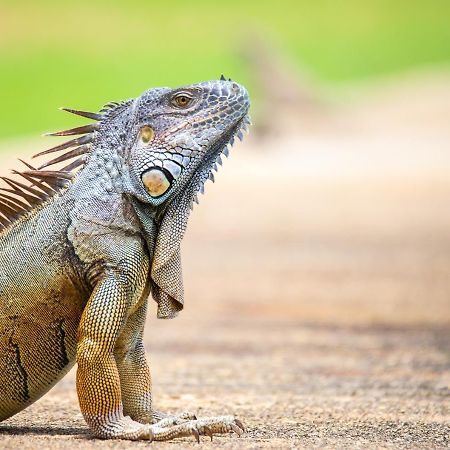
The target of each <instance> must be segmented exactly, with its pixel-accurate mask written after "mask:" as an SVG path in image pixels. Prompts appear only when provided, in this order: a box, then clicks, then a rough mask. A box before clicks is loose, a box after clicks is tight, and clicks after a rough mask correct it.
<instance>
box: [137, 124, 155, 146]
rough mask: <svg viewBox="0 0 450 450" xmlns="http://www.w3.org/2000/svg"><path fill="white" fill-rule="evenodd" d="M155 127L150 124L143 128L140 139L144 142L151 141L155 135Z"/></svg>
mask: <svg viewBox="0 0 450 450" xmlns="http://www.w3.org/2000/svg"><path fill="white" fill-rule="evenodd" d="M154 134H155V133H154V131H153V128H151V127H149V126H145V127H142V128H141V133H140V139H141V141H142V142H143V143H144V144H147V143H149V142H150V141H151V140H152V139H153V136H154Z"/></svg>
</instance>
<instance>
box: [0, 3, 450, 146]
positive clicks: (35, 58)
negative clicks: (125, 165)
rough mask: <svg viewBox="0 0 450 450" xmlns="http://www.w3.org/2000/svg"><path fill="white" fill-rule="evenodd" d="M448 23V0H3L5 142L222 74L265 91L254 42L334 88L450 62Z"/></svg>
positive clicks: (0, 53) (0, 58) (0, 80)
mask: <svg viewBox="0 0 450 450" xmlns="http://www.w3.org/2000/svg"><path fill="white" fill-rule="evenodd" d="M449 17H450V2H449V1H448V0H428V1H426V2H425V1H423V0H372V1H365V2H361V1H360V0H342V1H336V0H328V1H327V0H316V1H312V0H310V1H307V0H278V1H276V2H275V1H265V0H259V1H243V0H240V1H238V0H227V1H225V2H212V1H206V0H197V1H190V2H187V1H181V0H171V1H167V2H163V1H158V2H155V1H146V0H128V1H117V0H89V1H88V0H77V1H73V2H69V1H67V2H64V1H55V0H40V1H35V0H34V1H31V0H28V1H25V0H10V1H8V0H0V96H1V108H0V137H14V136H18V135H30V134H33V133H40V132H43V131H47V130H49V129H54V128H58V127H60V126H65V125H73V124H74V118H73V117H66V115H64V114H61V113H59V114H58V112H57V110H56V108H57V107H58V106H71V107H78V108H85V109H93V110H96V109H98V108H99V107H100V106H101V105H102V104H103V103H105V102H107V101H109V100H119V99H123V98H128V97H132V96H136V95H138V94H139V93H141V92H142V91H143V90H145V89H147V88H149V87H153V86H161V85H162V86H176V85H180V84H187V83H191V82H196V81H200V80H205V79H211V78H217V77H218V76H219V75H220V74H221V73H224V74H225V75H226V76H228V77H232V78H233V79H236V80H238V81H241V82H243V83H245V84H247V85H248V86H249V88H250V91H252V89H253V90H255V89H254V88H255V83H254V74H252V70H251V66H250V65H249V64H248V58H249V53H250V54H251V52H252V47H251V45H252V42H253V39H254V37H255V36H257V37H258V39H262V40H265V41H267V42H268V43H271V44H273V45H274V48H278V49H282V52H283V54H284V56H286V57H287V58H289V59H291V60H292V64H293V66H294V67H296V66H297V67H298V68H299V69H300V70H303V69H305V68H306V69H307V71H308V72H309V73H311V74H312V76H314V77H316V78H317V79H318V80H321V81H322V82H326V83H329V84H335V83H343V82H353V81H355V80H364V79H368V78H370V77H375V76H379V75H385V74H390V73H396V72H399V71H403V70H407V69H410V68H415V67H418V66H422V65H427V64H442V63H448V62H449V61H450V23H449ZM299 73H300V71H299ZM252 94H254V98H256V100H258V92H257V91H256V92H252ZM259 94H261V93H259Z"/></svg>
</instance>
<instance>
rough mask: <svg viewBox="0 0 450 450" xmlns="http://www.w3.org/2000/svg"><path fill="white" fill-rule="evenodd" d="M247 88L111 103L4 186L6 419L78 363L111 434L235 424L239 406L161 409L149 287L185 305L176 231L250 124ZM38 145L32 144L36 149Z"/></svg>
mask: <svg viewBox="0 0 450 450" xmlns="http://www.w3.org/2000/svg"><path fill="white" fill-rule="evenodd" d="M248 109H249V98H248V94H247V91H246V90H245V89H244V88H243V87H242V86H240V85H239V84H237V83H235V82H233V81H231V80H228V81H227V80H225V79H224V78H223V77H221V79H220V80H217V81H209V82H204V83H199V84H194V85H191V86H186V87H182V88H178V89H169V88H157V89H151V90H148V91H146V92H145V93H144V94H142V95H141V96H140V97H138V98H136V99H132V100H128V101H124V102H121V103H110V104H108V105H107V106H106V107H105V108H103V109H102V110H101V111H100V112H99V113H88V112H83V111H75V110H68V111H69V112H72V113H75V114H78V115H81V116H84V117H87V118H89V119H93V120H94V121H95V122H94V123H92V124H89V125H86V126H82V127H77V128H74V129H71V130H67V131H63V132H59V133H53V135H57V136H68V135H75V136H76V135H79V136H81V137H76V138H75V139H71V140H69V141H68V142H66V143H63V144H60V145H58V146H57V147H54V148H53V149H50V150H47V151H45V152H41V153H40V154H39V155H43V154H49V153H56V154H57V156H55V157H52V158H50V160H49V161H47V162H46V163H44V164H41V165H40V166H39V167H33V166H32V165H30V164H28V163H25V164H26V166H27V169H26V170H24V171H23V172H16V173H17V175H18V176H16V177H15V178H6V177H4V178H3V179H4V183H3V186H2V187H1V188H0V267H1V269H0V420H4V419H6V418H8V417H10V416H12V415H14V414H15V413H17V412H19V411H21V410H22V409H24V408H26V407H27V406H28V405H30V404H31V403H33V402H34V401H36V400H37V399H38V398H39V397H41V396H42V395H43V394H44V393H45V392H47V391H48V390H49V389H50V388H51V387H52V386H53V385H54V384H55V383H56V382H57V381H58V380H60V379H61V378H62V377H63V376H64V375H65V374H66V373H67V372H68V370H69V369H70V368H71V367H72V366H73V365H74V363H75V362H77V364H78V368H77V376H76V381H77V393H78V398H79V402H80V408H81V411H82V413H83V416H84V418H85V420H86V422H87V424H88V425H89V427H90V429H91V430H92V431H93V432H94V433H95V435H97V436H99V437H103V438H123V439H150V440H151V439H154V440H168V439H172V438H176V437H181V436H188V435H192V434H193V435H194V436H196V438H197V439H198V436H199V435H201V434H207V435H210V436H212V434H213V433H227V432H229V431H235V432H236V433H238V434H241V433H242V431H243V427H242V424H241V423H240V422H239V421H238V420H237V419H235V418H234V417H233V416H221V417H210V418H203V419H196V418H195V416H192V415H190V414H182V415H179V416H167V415H165V414H162V413H158V412H156V411H154V410H153V409H152V394H151V378H150V371H149V367H148V365H147V362H146V358H145V351H144V346H143V342H142V337H143V330H144V322H145V317H146V312H147V299H148V297H149V295H150V294H151V295H152V297H153V299H154V300H155V301H156V302H157V304H158V317H161V318H172V317H174V316H175V315H177V314H178V312H179V311H180V310H181V309H182V308H183V283H182V275H181V262H180V242H181V239H182V237H183V234H184V231H185V229H186V224H187V220H188V217H189V213H190V210H191V208H192V203H193V201H196V198H197V197H196V196H197V193H198V192H203V184H204V183H205V181H206V180H207V179H208V178H211V179H212V178H213V176H212V171H213V170H214V169H217V166H216V163H217V162H219V163H221V159H220V156H221V154H222V153H225V154H226V155H227V154H228V147H227V145H229V144H232V143H233V141H234V137H235V136H238V137H239V138H241V139H242V131H241V129H246V128H247V125H248V124H249V119H248V116H247V112H248ZM39 155H36V156H39Z"/></svg>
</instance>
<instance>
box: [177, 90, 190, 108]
mask: <svg viewBox="0 0 450 450" xmlns="http://www.w3.org/2000/svg"><path fill="white" fill-rule="evenodd" d="M191 102H192V97H191V96H190V95H189V94H187V93H180V94H177V95H175V97H174V98H173V99H172V104H173V105H174V106H176V107H178V108H186V107H188V106H189V105H190V104H191Z"/></svg>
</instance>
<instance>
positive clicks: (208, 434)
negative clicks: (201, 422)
mask: <svg viewBox="0 0 450 450" xmlns="http://www.w3.org/2000/svg"><path fill="white" fill-rule="evenodd" d="M203 431H204V433H205V434H206V435H207V436H209V437H210V439H211V442H212V440H213V432H212V431H211V428H209V427H206V426H205V427H203Z"/></svg>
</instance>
